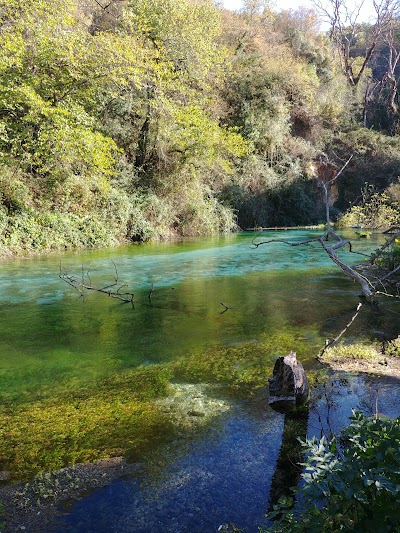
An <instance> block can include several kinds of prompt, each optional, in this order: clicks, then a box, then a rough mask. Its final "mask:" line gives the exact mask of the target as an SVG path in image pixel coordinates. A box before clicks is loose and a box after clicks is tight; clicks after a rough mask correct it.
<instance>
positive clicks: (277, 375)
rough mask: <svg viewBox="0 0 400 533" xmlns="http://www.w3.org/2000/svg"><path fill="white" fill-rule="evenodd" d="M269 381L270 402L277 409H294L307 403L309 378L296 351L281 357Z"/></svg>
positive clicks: (285, 410)
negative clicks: (298, 359)
mask: <svg viewBox="0 0 400 533" xmlns="http://www.w3.org/2000/svg"><path fill="white" fill-rule="evenodd" d="M269 381H270V383H269V404H270V406H271V407H272V408H273V409H274V410H275V411H279V412H284V413H285V412H287V411H293V410H294V409H295V408H296V407H298V406H300V405H302V404H304V403H306V401H307V399H308V394H309V386H308V380H307V376H306V373H305V370H304V368H303V365H302V364H301V363H300V362H299V361H297V358H296V352H290V353H289V354H288V355H285V356H284V357H279V359H278V360H277V361H276V363H275V366H274V373H273V377H272V378H271V379H270V380H269Z"/></svg>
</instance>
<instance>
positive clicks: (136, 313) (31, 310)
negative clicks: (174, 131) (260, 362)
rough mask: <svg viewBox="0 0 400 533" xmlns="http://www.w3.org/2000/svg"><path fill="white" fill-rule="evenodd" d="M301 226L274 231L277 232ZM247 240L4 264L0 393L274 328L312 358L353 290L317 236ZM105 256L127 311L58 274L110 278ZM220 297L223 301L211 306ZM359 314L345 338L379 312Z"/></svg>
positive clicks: (34, 391)
mask: <svg viewBox="0 0 400 533" xmlns="http://www.w3.org/2000/svg"><path fill="white" fill-rule="evenodd" d="M310 235H313V233H312V232H295V231H286V232H284V237H285V238H286V239H297V240H299V239H304V238H309V237H310ZM274 236H276V237H279V238H281V237H282V232H270V234H269V235H268V237H272V238H273V237H274ZM251 238H252V237H251V236H249V235H247V234H245V235H234V236H229V237H221V238H218V239H213V240H200V241H195V242H187V243H179V244H159V245H143V246H130V247H122V248H119V249H113V250H106V251H89V252H79V253H75V254H73V253H69V254H64V255H62V256H57V255H54V256H49V257H43V258H37V259H26V260H19V261H9V262H3V263H2V265H1V269H0V350H1V353H2V358H1V362H0V377H1V378H2V381H3V383H2V387H1V390H0V397H2V398H3V400H7V401H8V400H11V401H19V400H23V399H26V400H29V399H34V398H35V397H43V396H45V395H49V394H50V395H51V394H52V391H53V390H58V389H59V390H64V389H68V388H74V387H77V386H80V385H82V384H88V383H90V381H91V380H92V379H96V378H97V377H99V376H100V375H108V374H109V373H112V372H118V371H120V370H123V369H124V368H131V367H135V366H137V365H140V364H143V363H145V364H157V363H159V362H162V361H169V360H171V359H174V358H176V357H178V356H181V355H185V354H187V353H189V352H191V351H193V350H197V349H199V348H203V347H206V346H210V345H221V344H227V343H241V342H249V341H255V340H256V341H257V340H258V339H259V338H260V336H268V334H270V333H274V334H276V332H277V331H278V330H279V331H286V330H290V331H292V332H297V334H298V336H299V337H301V339H302V341H304V342H302V348H303V351H304V354H303V357H305V358H306V359H307V358H309V357H310V356H311V355H315V349H317V347H318V346H320V345H321V342H324V339H325V337H326V336H330V335H332V334H334V333H336V332H337V331H338V327H340V326H341V325H342V324H343V320H345V319H346V318H347V317H348V316H349V313H351V311H352V310H353V309H354V308H355V307H356V305H357V303H358V298H357V295H358V292H359V290H358V287H357V286H356V285H354V284H353V283H352V282H351V280H348V279H347V278H346V277H344V276H343V274H342V273H341V272H340V271H339V270H338V269H335V268H334V267H332V264H331V263H330V260H329V258H327V257H326V254H324V252H323V251H322V250H321V248H320V246H319V245H318V244H317V243H316V244H312V245H309V246H306V247H304V248H303V247H295V248H291V247H288V246H285V245H284V244H271V245H266V246H263V247H260V248H258V249H255V248H254V247H252V245H251ZM359 246H360V251H364V252H365V251H368V250H370V249H371V248H374V246H375V243H374V241H373V240H368V241H367V240H363V241H359ZM347 255H348V254H347ZM345 256H346V254H345ZM348 258H349V259H350V260H352V261H353V262H354V259H356V260H358V258H357V256H354V255H352V256H348ZM112 261H114V262H115V264H116V265H117V269H118V275H119V281H120V282H121V284H122V283H124V284H125V283H126V284H127V285H128V287H129V288H130V289H131V290H132V291H133V292H134V293H135V298H136V301H137V303H136V304H135V308H134V309H132V308H131V307H130V306H129V305H126V304H122V303H120V302H117V301H114V300H110V299H108V298H107V297H105V296H104V295H101V294H97V293H93V292H91V293H88V294H86V295H85V297H84V298H79V295H78V293H76V292H74V290H73V289H72V288H71V287H70V286H68V285H67V284H66V283H64V282H62V281H61V280H60V279H59V277H58V273H59V268H60V263H61V265H62V268H63V269H66V270H68V271H69V272H70V273H74V274H76V275H78V276H80V275H81V270H82V265H83V268H84V271H85V272H87V271H89V273H90V278H91V281H92V283H93V285H96V286H104V285H108V284H109V283H111V282H112V281H113V278H114V275H115V271H114V266H113V263H112ZM151 284H154V292H153V296H152V300H151V306H150V302H149V300H148V293H149V291H150V287H151ZM221 302H223V303H224V304H225V305H227V306H229V307H230V308H231V309H229V310H228V311H227V312H226V313H223V314H221V311H223V310H224V307H223V306H222V305H221ZM364 314H365V317H364V318H365V320H364V321H360V322H359V323H358V324H357V325H356V326H355V327H354V328H353V330H352V332H350V335H351V334H352V333H353V334H355V333H357V334H360V333H361V334H366V335H368V334H370V332H371V321H372V322H373V323H374V329H382V328H383V327H384V326H385V324H386V322H387V321H388V318H387V317H386V316H383V315H382V314H381V315H379V316H378V315H377V313H374V312H373V311H372V310H367V311H366V312H365V313H364ZM342 317H343V318H342Z"/></svg>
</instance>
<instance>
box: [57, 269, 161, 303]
mask: <svg viewBox="0 0 400 533" xmlns="http://www.w3.org/2000/svg"><path fill="white" fill-rule="evenodd" d="M112 263H113V265H114V269H115V278H114V282H113V283H111V284H109V285H105V286H103V287H95V286H94V285H93V284H92V281H91V279H90V275H89V272H88V271H85V270H84V268H83V266H82V274H81V277H80V278H78V277H77V276H74V275H72V274H70V273H69V272H68V271H66V270H62V267H61V263H60V274H59V278H60V279H61V280H62V281H65V283H68V285H71V287H73V288H74V289H75V290H77V291H78V293H79V296H84V294H85V291H96V292H101V293H103V294H106V295H107V296H108V297H110V298H115V299H116V300H120V301H121V302H125V303H130V304H132V305H133V304H134V301H135V300H134V296H135V295H134V293H133V292H121V291H122V289H124V288H125V287H127V285H126V284H122V285H121V284H120V283H119V281H118V279H119V276H118V270H117V266H116V264H115V263H114V261H113V262H112ZM151 292H153V287H152V290H151ZM150 297H151V296H150V295H149V298H150Z"/></svg>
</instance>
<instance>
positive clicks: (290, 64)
mask: <svg viewBox="0 0 400 533" xmlns="http://www.w3.org/2000/svg"><path fill="white" fill-rule="evenodd" d="M259 8H260V5H253V4H249V5H248V6H247V7H246V10H245V11H244V12H243V13H240V14H238V13H236V14H233V13H230V14H229V13H228V12H227V11H225V10H223V9H221V8H220V7H218V6H217V5H215V3H214V2H211V0H207V1H204V2H203V1H202V2H192V1H190V0H184V1H183V2H182V1H178V0H139V1H135V2H130V1H129V2H122V3H120V2H113V3H111V4H110V5H109V6H108V7H107V9H102V8H101V7H100V6H99V5H98V3H97V2H94V1H93V2H92V1H90V2H80V1H78V0H67V1H65V2H64V1H63V2H62V1H61V0H55V1H53V2H46V1H44V0H32V1H31V2H21V1H20V0H10V2H8V3H7V5H5V6H3V7H2V10H1V13H0V27H1V32H0V159H1V161H0V201H1V209H0V228H1V233H0V244H1V253H2V254H4V253H21V252H32V251H35V250H50V249H60V248H61V249H62V248H69V247H76V246H104V245H110V244H117V243H118V242H123V241H129V240H148V239H157V238H165V237H173V236H182V235H200V234H210V233H211V234H212V233H216V232H220V231H232V230H233V229H235V228H237V226H238V225H240V226H242V227H248V226H256V225H262V226H268V225H282V224H285V225H289V224H290V225H291V224H306V223H316V222H319V220H320V218H321V216H320V213H321V210H320V206H321V200H320V191H319V190H318V189H317V187H316V183H315V181H316V180H315V178H316V177H317V174H316V172H315V159H316V158H317V156H318V154H320V153H321V152H322V151H324V150H326V149H327V148H329V150H330V149H331V148H332V149H334V150H336V151H337V152H338V153H339V155H340V156H343V158H344V157H345V156H347V155H348V152H349V151H350V152H351V153H353V151H355V152H356V153H357V157H355V158H354V159H353V161H354V163H352V165H349V168H348V172H347V171H346V179H348V180H349V182H350V186H349V183H344V182H345V180H343V183H344V186H343V188H342V191H341V193H340V201H339V204H340V205H338V207H339V208H342V209H343V208H344V207H347V203H348V202H349V201H350V200H352V199H353V198H354V196H355V195H356V194H358V190H359V189H358V188H357V187H358V184H359V181H360V176H362V180H363V181H362V183H364V182H365V180H366V179H369V175H371V176H374V179H375V181H376V182H377V183H378V182H381V181H382V182H384V186H385V187H386V186H387V185H388V184H389V183H390V182H391V181H393V179H394V175H395V174H396V173H398V154H397V152H398V151H399V150H398V146H397V144H398V142H397V141H396V140H395V139H392V140H388V138H387V137H384V136H382V135H379V134H378V133H374V132H369V131H361V132H360V131H359V128H358V127H354V130H355V131H352V132H350V133H349V132H348V131H347V130H348V128H349V125H350V124H352V125H353V126H354V125H355V124H356V122H355V119H354V109H353V107H352V105H353V103H354V98H355V96H354V95H352V94H350V93H349V89H348V86H347V84H346V83H345V82H344V81H343V77H342V74H341V73H340V69H339V67H338V65H337V64H336V62H335V59H334V57H333V56H332V53H331V48H330V46H329V42H328V40H327V38H325V37H324V36H322V35H321V34H320V33H319V32H318V28H317V21H316V19H315V16H314V15H313V14H312V13H311V12H307V11H298V12H292V11H291V12H283V13H279V14H278V13H274V12H273V11H271V10H270V9H269V8H265V9H264V10H262V9H259ZM349 116H350V117H351V118H349ZM343 128H347V129H346V131H345V134H344V135H342V134H341V133H340V132H341V130H343ZM338 132H339V134H338ZM396 143H397V144H396ZM329 150H328V151H329ZM371 154H372V156H373V157H372V158H371V157H370V155H371ZM371 161H373V162H376V164H375V163H371ZM378 163H379V165H380V167H381V169H380V170H379V171H378V168H377V167H378ZM366 167H370V168H369V172H368V173H367V172H366ZM369 181H370V182H371V183H373V181H371V180H369ZM381 185H382V184H381V183H379V190H381V189H382V188H383V187H382V186H381ZM389 215H390V213H388V212H387V213H386V211H385V213H384V217H386V219H387V218H388V217H389ZM57 232H59V233H57Z"/></svg>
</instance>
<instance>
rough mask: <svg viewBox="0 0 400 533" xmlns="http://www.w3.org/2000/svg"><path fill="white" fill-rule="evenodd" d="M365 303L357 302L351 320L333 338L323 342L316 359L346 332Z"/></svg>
mask: <svg viewBox="0 0 400 533" xmlns="http://www.w3.org/2000/svg"><path fill="white" fill-rule="evenodd" d="M364 305H365V302H364V303H361V302H360V303H359V304H358V306H357V310H356V312H355V313H354V315H353V316H352V317H351V320H350V322H348V323H347V324H346V326H345V327H344V328H343V329H342V331H341V332H340V333H339V335H337V336H336V337H335V338H334V339H332V340H331V341H327V342H326V343H325V346H324V347H323V348H322V350H321V351H320V352H319V354H318V356H317V359H319V358H320V357H322V356H323V355H324V353H325V351H326V350H327V349H328V348H329V347H330V346H332V344H335V342H337V341H338V340H339V339H340V338H341V337H343V335H344V334H345V333H346V331H347V330H348V329H349V327H350V326H351V325H352V323H353V322H354V320H355V319H356V318H357V317H358V315H359V314H360V311H361V309H362V308H363V307H364Z"/></svg>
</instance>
